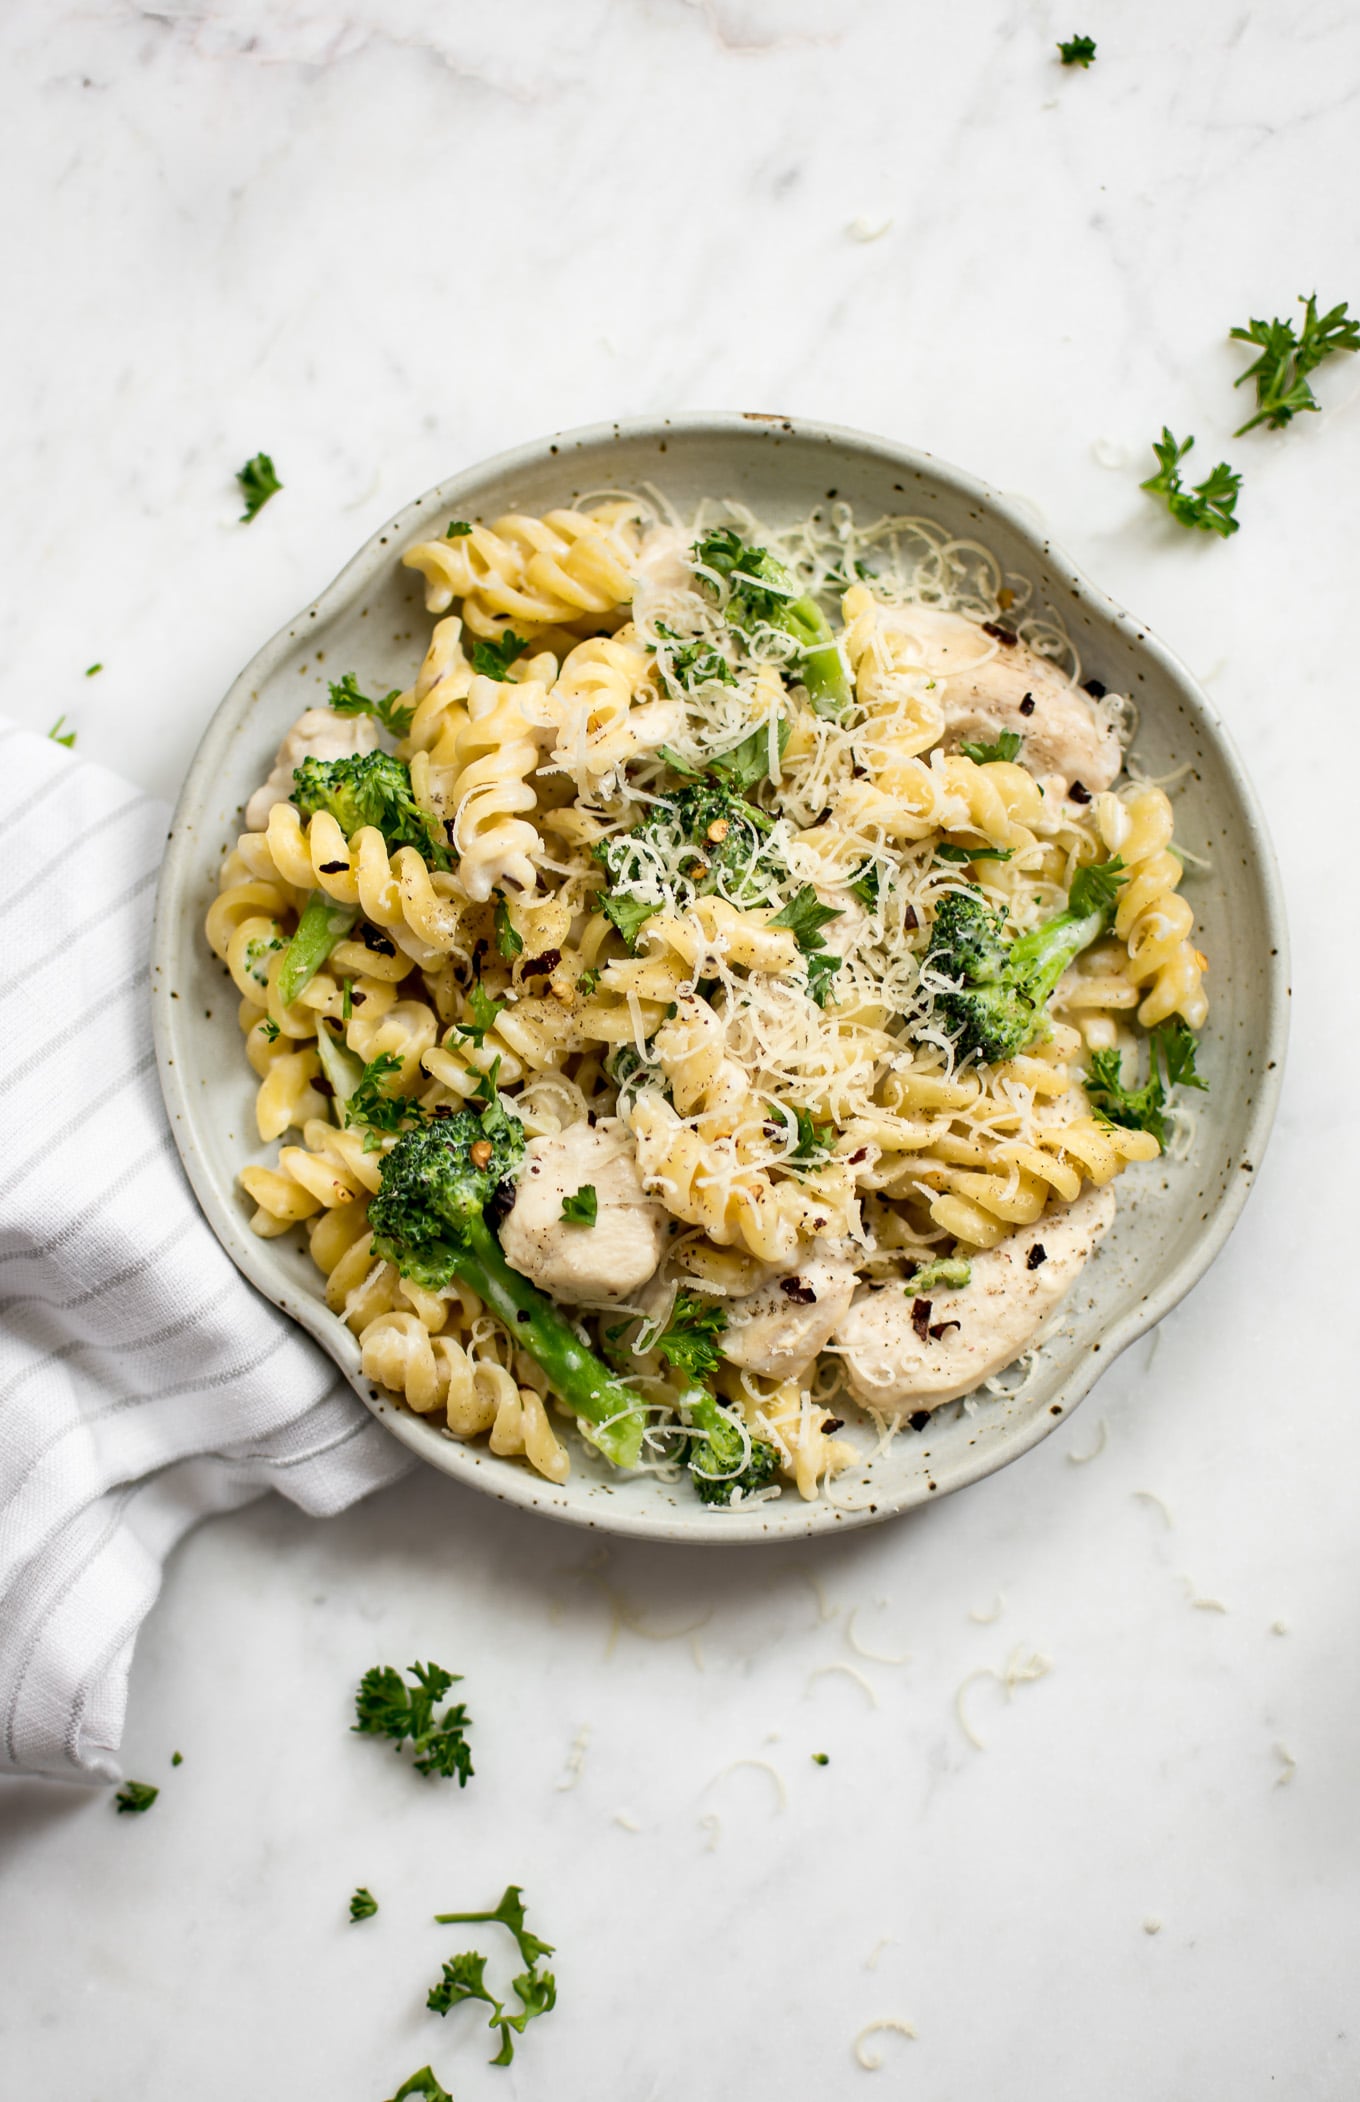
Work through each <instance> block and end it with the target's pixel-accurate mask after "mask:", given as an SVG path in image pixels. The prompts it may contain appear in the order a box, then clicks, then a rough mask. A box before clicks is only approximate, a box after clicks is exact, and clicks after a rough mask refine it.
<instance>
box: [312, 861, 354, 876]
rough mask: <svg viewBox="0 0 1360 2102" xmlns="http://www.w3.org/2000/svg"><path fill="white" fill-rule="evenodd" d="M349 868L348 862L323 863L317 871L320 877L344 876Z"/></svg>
mask: <svg viewBox="0 0 1360 2102" xmlns="http://www.w3.org/2000/svg"><path fill="white" fill-rule="evenodd" d="M348 868H349V863H348V862H347V861H323V862H322V864H321V866H320V868H319V869H318V870H317V874H318V876H343V875H344V874H345V873H346V872H347V870H348Z"/></svg>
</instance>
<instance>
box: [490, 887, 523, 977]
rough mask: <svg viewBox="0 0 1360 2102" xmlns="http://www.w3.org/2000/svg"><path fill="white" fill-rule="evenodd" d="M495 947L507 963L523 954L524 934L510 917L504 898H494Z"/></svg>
mask: <svg viewBox="0 0 1360 2102" xmlns="http://www.w3.org/2000/svg"><path fill="white" fill-rule="evenodd" d="M496 947H497V948H498V949H499V950H500V952H501V955H502V956H503V957H504V958H505V960H506V962H507V963H513V962H514V960H515V958H516V957H517V956H522V955H523V954H524V936H523V935H522V934H521V933H520V931H519V929H518V928H517V927H516V925H515V923H514V921H513V920H512V919H511V917H510V907H509V906H508V905H507V904H506V902H505V900H504V898H497V900H496Z"/></svg>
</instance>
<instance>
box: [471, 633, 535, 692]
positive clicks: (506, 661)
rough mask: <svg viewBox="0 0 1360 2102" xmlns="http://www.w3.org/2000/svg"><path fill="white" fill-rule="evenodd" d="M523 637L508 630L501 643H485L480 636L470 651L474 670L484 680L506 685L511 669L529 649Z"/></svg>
mask: <svg viewBox="0 0 1360 2102" xmlns="http://www.w3.org/2000/svg"><path fill="white" fill-rule="evenodd" d="M528 647H529V645H528V643H527V642H526V641H525V639H524V637H523V636H522V635H512V634H511V633H510V630H509V629H508V628H507V629H506V631H505V633H504V634H503V635H502V636H501V638H500V640H499V642H484V641H483V640H482V639H481V637H480V636H479V637H478V638H477V640H476V641H475V642H474V643H473V645H472V648H471V650H470V651H469V653H468V654H469V657H470V659H471V662H472V669H473V670H474V671H475V672H480V673H481V675H482V677H483V678H484V679H497V680H499V681H500V682H501V684H502V685H504V683H505V681H506V680H507V679H508V678H509V677H510V667H511V665H512V664H514V663H515V662H516V661H517V660H518V659H519V658H520V657H522V656H523V655H524V652H525V651H526V650H527V649H528Z"/></svg>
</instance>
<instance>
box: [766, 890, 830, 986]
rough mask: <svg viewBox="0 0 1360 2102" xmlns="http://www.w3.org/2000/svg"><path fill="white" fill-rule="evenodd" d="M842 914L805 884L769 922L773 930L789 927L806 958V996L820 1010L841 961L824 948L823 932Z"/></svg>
mask: <svg viewBox="0 0 1360 2102" xmlns="http://www.w3.org/2000/svg"><path fill="white" fill-rule="evenodd" d="M841 911H842V908H841V907H840V906H839V905H823V903H822V901H821V899H820V898H819V897H818V896H817V893H816V891H815V890H814V889H813V887H812V885H811V884H810V883H805V884H804V885H803V887H802V889H801V890H800V891H798V892H796V893H795V895H794V896H793V897H791V898H790V899H789V902H788V904H787V905H785V906H783V907H782V909H781V910H780V911H779V912H777V913H776V914H775V915H774V918H773V919H772V920H771V921H770V925H771V926H772V927H787V928H789V930H790V931H791V933H792V934H793V938H794V940H795V941H796V942H797V944H798V946H799V948H800V949H801V950H802V952H803V955H804V956H805V957H806V958H807V974H808V994H809V996H810V997H811V998H812V999H813V1000H815V1001H816V1003H817V1005H818V1006H819V1007H825V1006H826V1003H827V999H828V998H829V996H830V992H831V986H832V983H833V981H834V979H835V976H836V973H837V971H838V970H839V969H840V967H841V962H842V958H841V957H839V956H835V955H833V954H832V953H831V951H830V950H829V949H828V948H827V946H826V940H825V938H824V936H823V934H822V929H823V927H825V926H826V925H827V923H828V921H830V920H838V919H840V917H841Z"/></svg>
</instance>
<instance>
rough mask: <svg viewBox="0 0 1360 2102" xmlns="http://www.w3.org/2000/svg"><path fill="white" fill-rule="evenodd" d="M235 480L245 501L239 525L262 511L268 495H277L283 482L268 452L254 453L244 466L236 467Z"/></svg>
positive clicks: (247, 522) (245, 523) (248, 522)
mask: <svg viewBox="0 0 1360 2102" xmlns="http://www.w3.org/2000/svg"><path fill="white" fill-rule="evenodd" d="M236 480H237V483H238V485H239V487H240V491H241V496H242V498H243V500H244V502H245V510H244V511H243V512H242V513H241V517H240V521H239V523H240V524H241V525H249V524H250V521H251V519H252V518H254V516H255V514H256V512H257V511H263V509H264V507H265V505H266V504H267V503H268V502H269V499H270V497H271V496H277V495H278V493H279V491H280V489H282V487H283V483H282V482H281V481H280V480H279V478H278V476H277V475H276V474H275V472H274V462H273V461H272V460H271V459H270V457H269V455H268V453H256V455H255V457H254V459H253V460H247V461H246V464H245V466H244V467H238V468H237V470H236Z"/></svg>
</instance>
